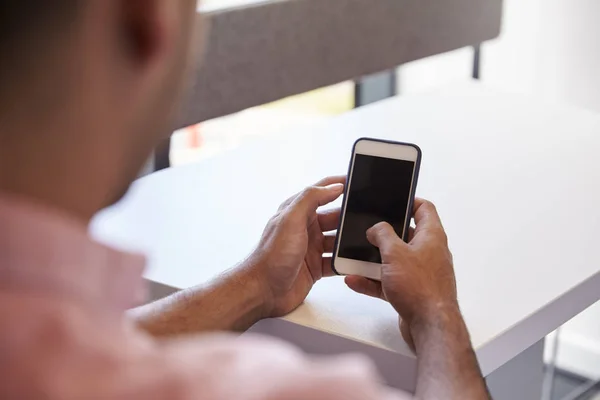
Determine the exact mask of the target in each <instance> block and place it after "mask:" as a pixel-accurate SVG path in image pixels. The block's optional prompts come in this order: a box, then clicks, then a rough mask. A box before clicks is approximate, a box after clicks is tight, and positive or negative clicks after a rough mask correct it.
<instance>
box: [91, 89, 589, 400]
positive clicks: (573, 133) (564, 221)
mask: <svg viewBox="0 0 600 400" xmlns="http://www.w3.org/2000/svg"><path fill="white" fill-rule="evenodd" d="M362 136H376V137H380V138H387V139H397V140H403V141H409V142H415V143H417V144H419V145H420V146H421V148H422V149H423V165H422V169H421V177H420V180H419V188H418V195H419V196H422V197H426V198H429V199H431V200H433V201H435V202H436V204H437V205H438V208H439V212H440V214H441V216H442V219H443V221H444V224H445V226H446V228H447V231H448V235H449V237H450V245H451V249H452V251H453V253H454V255H455V264H456V273H457V280H458V288H459V296H460V304H461V307H462V310H463V312H464V315H465V319H466V321H467V325H468V327H469V330H470V332H471V335H472V339H473V344H474V347H475V349H476V352H477V356H478V358H479V361H480V363H481V367H482V370H483V373H484V375H485V376H488V377H490V384H491V385H492V387H494V386H495V385H500V386H503V384H504V381H503V379H504V380H506V379H509V380H510V387H511V388H513V389H514V390H515V391H516V392H518V393H521V394H522V393H525V391H526V390H533V391H530V392H529V393H537V394H539V392H537V391H538V388H539V385H540V382H539V380H540V379H541V352H542V351H543V344H540V343H541V342H540V341H541V340H542V339H543V338H544V336H545V335H546V334H548V333H549V332H551V331H552V330H554V329H555V328H557V327H558V326H560V325H561V324H562V323H564V322H565V321H567V320H569V319H570V318H572V317H573V316H575V315H576V314H578V313H580V312H581V311H582V310H584V309H585V308H586V307H588V306H589V305H591V304H593V303H594V302H596V301H597V300H598V299H600V251H598V248H599V247H598V244H597V243H598V240H600V210H599V209H598V204H600V157H598V154H600V116H598V115H595V114H593V113H590V112H585V111H579V110H575V109H570V108H566V107H557V106H551V105H542V104H540V102H538V101H535V100H533V99H528V98H524V97H520V96H514V95H505V94H498V93H495V92H493V91H489V90H486V89H484V88H482V87H480V86H479V85H477V84H469V85H460V86H456V87H450V88H447V89H446V90H444V91H440V92H438V93H435V94H430V95H419V96H407V97H400V98H394V99H391V100H388V101H384V102H381V103H378V104H375V105H372V106H368V107H365V108H363V109H359V110H356V111H353V112H350V113H347V114H345V115H342V116H340V117H337V118H332V119H331V120H329V121H327V122H325V123H321V124H318V125H315V126H313V127H310V128H305V129H302V130H300V131H295V132H288V133H282V134H281V135H279V136H277V137H272V138H268V139H265V140H260V141H258V142H256V143H254V144H252V145H249V146H246V147H244V148H241V149H239V150H237V151H233V152H230V153H227V154H224V155H222V156H220V157H218V158H214V159H211V160H208V161H205V162H203V163H201V164H198V165H191V166H188V167H180V168H175V169H171V170H167V171H164V172H159V173H157V174H154V175H151V176H149V177H146V178H144V179H142V180H141V181H139V182H138V183H136V184H135V185H134V187H133V188H132V190H131V192H130V193H129V195H128V196H127V197H126V198H125V199H124V201H122V202H121V203H120V204H118V205H117V206H115V207H113V208H112V209H110V210H107V211H106V212H104V213H102V214H101V215H100V216H99V217H98V218H97V219H96V220H95V221H94V223H93V225H92V231H93V233H94V234H95V235H96V236H97V237H98V238H100V239H101V240H103V241H106V242H109V243H112V244H114V245H117V246H119V247H124V248H128V249H137V250H142V251H145V252H146V253H147V254H148V255H149V269H148V272H147V278H148V279H150V280H152V281H155V282H159V283H161V284H163V285H166V286H168V287H171V288H174V289H180V288H185V287H189V286H192V285H195V284H198V283H200V282H203V281H206V280H208V279H210V278H211V277H212V276H214V275H215V274H216V273H218V272H220V271H222V270H223V269H225V268H227V267H229V266H232V265H234V264H235V263H236V262H238V261H239V260H241V259H242V258H243V257H244V256H245V255H246V254H248V253H249V252H250V251H251V250H252V248H253V246H254V244H255V243H256V242H257V240H258V238H259V236H260V234H261V231H262V229H263V227H264V225H265V223H266V221H267V219H268V218H269V217H270V216H271V215H272V214H273V213H274V212H275V211H276V209H277V206H278V204H279V203H280V202H281V201H282V200H283V199H285V198H286V197H287V196H288V195H290V194H292V193H294V192H296V191H298V190H299V189H301V188H302V187H304V186H305V185H307V184H310V183H312V182H313V181H316V180H318V179H319V178H320V177H322V176H325V175H329V174H337V173H344V172H345V171H346V168H347V163H348V160H349V156H350V148H351V145H352V143H353V142H354V140H356V139H357V138H359V137H362ZM256 329H257V330H258V331H261V332H267V333H270V334H275V335H278V336H283V337H285V338H287V339H288V340H290V341H293V342H295V343H297V344H298V345H300V346H301V347H303V348H305V349H306V350H308V351H311V352H319V353H335V352H339V351H349V350H354V351H361V352H365V353H367V354H369V355H371V356H372V357H373V358H374V359H375V360H376V362H377V363H378V364H379V366H380V368H381V370H382V372H383V375H384V377H385V379H386V380H387V382H388V383H389V384H391V385H393V386H396V387H399V388H402V389H405V390H411V389H412V388H413V385H414V371H415V360H414V358H413V357H412V356H411V355H410V352H409V351H408V350H407V347H406V345H405V344H404V343H403V341H402V339H401V338H400V335H399V334H398V327H397V317H396V315H395V313H394V311H393V310H392V309H391V307H390V306H389V305H387V304H385V303H383V302H380V301H377V300H373V299H370V298H366V297H363V296H359V295H357V294H355V293H353V292H351V291H350V290H349V289H347V288H346V287H345V286H344V285H343V282H342V281H341V280H340V279H337V278H332V279H328V280H324V281H322V282H320V283H319V284H318V285H317V287H316V288H315V289H314V291H313V292H312V293H311V294H310V296H309V297H308V299H307V301H306V303H305V305H303V306H301V307H300V308H299V309H298V310H296V311H295V312H293V313H292V314H290V315H289V316H288V317H286V318H285V319H282V320H271V321H264V322H262V323H259V324H258V326H257V327H256ZM536 343H538V345H537V346H534V345H535V344H536ZM531 346H533V347H531ZM528 348H529V350H528V352H527V353H523V352H524V351H525V350H526V349H528ZM520 354H528V357H527V360H525V359H522V360H521V361H522V362H520V363H519V366H517V365H516V364H515V365H513V366H512V367H511V368H508V369H506V370H505V371H503V369H502V368H501V367H502V366H504V365H506V364H507V363H508V362H509V361H511V360H513V359H515V357H517V359H519V357H521V358H523V357H524V356H520ZM515 360H516V359H515ZM528 363H530V364H528ZM527 365H531V366H529V367H528V366H527ZM519 368H526V369H527V370H526V371H521V370H520V369H519ZM492 373H494V374H492ZM507 373H508V374H511V373H512V374H513V376H511V377H510V378H508V377H507V376H506V374H507ZM494 376H496V377H498V378H496V380H497V381H498V382H495V381H494ZM532 382H533V383H534V384H533V386H532V385H531V383H532ZM520 385H521V386H522V387H521V386H520ZM527 385H529V389H525V386H527ZM507 387H508V386H507ZM532 387H533V389H531V388H532ZM493 390H496V389H493ZM503 396H507V395H503ZM511 396H512V397H511V398H513V399H518V398H524V399H525V398H533V397H528V396H531V394H529V395H524V394H522V396H523V397H519V396H517V395H515V394H512V395H511ZM499 397H501V396H500V395H498V398H499Z"/></svg>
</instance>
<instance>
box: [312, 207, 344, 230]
mask: <svg viewBox="0 0 600 400" xmlns="http://www.w3.org/2000/svg"><path fill="white" fill-rule="evenodd" d="M341 214H342V211H341V209H339V208H335V209H331V210H325V211H321V212H319V214H318V216H317V217H318V219H319V226H320V227H321V232H329V231H333V230H335V229H337V228H338V226H339V224H340V215H341Z"/></svg>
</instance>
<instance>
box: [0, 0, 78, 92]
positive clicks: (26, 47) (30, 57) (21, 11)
mask: <svg viewBox="0 0 600 400" xmlns="http://www.w3.org/2000/svg"><path fill="white" fill-rule="evenodd" d="M85 1H86V0H0V94H3V93H2V92H4V90H5V89H6V87H7V86H11V85H13V84H14V83H15V82H14V81H15V80H17V81H21V80H23V76H24V75H26V74H27V72H29V71H31V70H32V68H33V67H35V64H36V62H39V61H40V60H39V59H38V55H39V54H41V53H44V52H46V51H47V50H48V48H49V47H51V46H52V45H54V44H55V43H53V41H54V42H55V41H56V39H57V38H59V37H63V36H61V34H65V33H66V32H67V27H69V26H71V25H72V22H73V21H74V20H75V16H76V13H77V12H78V10H79V8H80V6H81V4H82V3H83V2H85Z"/></svg>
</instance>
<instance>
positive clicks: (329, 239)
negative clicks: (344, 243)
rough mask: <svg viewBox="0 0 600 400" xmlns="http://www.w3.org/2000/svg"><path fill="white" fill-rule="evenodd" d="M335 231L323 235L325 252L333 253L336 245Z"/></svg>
mask: <svg viewBox="0 0 600 400" xmlns="http://www.w3.org/2000/svg"><path fill="white" fill-rule="evenodd" d="M335 237H336V235H335V233H328V234H327V235H324V236H323V253H333V248H334V247H335Z"/></svg>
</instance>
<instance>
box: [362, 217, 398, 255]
mask: <svg viewBox="0 0 600 400" xmlns="http://www.w3.org/2000/svg"><path fill="white" fill-rule="evenodd" d="M367 240H368V241H369V243H371V244H372V245H373V246H375V247H378V248H379V250H383V249H385V248H386V247H389V246H390V245H393V244H396V243H398V242H399V241H401V240H400V238H399V237H398V235H397V234H396V231H394V228H393V227H392V226H391V225H390V224H388V223H387V222H380V223H378V224H377V225H375V226H373V227H372V228H371V229H369V230H368V231H367Z"/></svg>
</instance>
